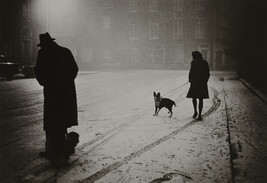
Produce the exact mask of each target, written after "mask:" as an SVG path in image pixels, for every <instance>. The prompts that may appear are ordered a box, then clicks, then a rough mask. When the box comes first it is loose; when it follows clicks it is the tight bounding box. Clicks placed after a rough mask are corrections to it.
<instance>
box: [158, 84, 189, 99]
mask: <svg viewBox="0 0 267 183" xmlns="http://www.w3.org/2000/svg"><path fill="white" fill-rule="evenodd" d="M188 83H189V81H188V82H186V83H185V84H182V85H181V86H178V87H177V88H174V89H173V90H171V91H170V92H168V93H166V94H164V95H162V97H163V96H166V95H168V94H170V93H172V92H174V91H175V90H177V89H178V88H181V87H183V86H185V85H187V84H188Z"/></svg>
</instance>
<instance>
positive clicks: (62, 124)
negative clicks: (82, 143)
mask: <svg viewBox="0 0 267 183" xmlns="http://www.w3.org/2000/svg"><path fill="white" fill-rule="evenodd" d="M39 37H40V43H39V44H38V45H37V46H40V47H41V49H40V50H39V52H38V57H37V61H36V70H35V72H36V73H35V74H36V79H37V81H38V82H39V84H40V85H41V86H43V93H44V119H43V122H44V130H45V134H46V144H45V145H46V151H45V152H42V153H40V156H43V157H46V158H47V159H49V160H50V161H51V162H52V165H54V166H60V165H61V163H62V161H61V160H62V159H63V158H62V156H63V155H64V154H66V152H62V151H64V149H66V148H65V144H66V143H65V141H66V135H67V128H69V127H71V126H75V125H78V119H77V118H78V117H77V116H78V115H77V99H76V89H75V82H74V79H75V78H76V76H77V73H78V67H77V64H76V62H75V60H74V57H73V55H72V53H71V51H70V50H69V49H67V48H64V47H61V46H59V45H58V44H57V43H56V42H54V40H55V39H54V38H51V36H50V35H49V33H45V34H40V35H39Z"/></svg>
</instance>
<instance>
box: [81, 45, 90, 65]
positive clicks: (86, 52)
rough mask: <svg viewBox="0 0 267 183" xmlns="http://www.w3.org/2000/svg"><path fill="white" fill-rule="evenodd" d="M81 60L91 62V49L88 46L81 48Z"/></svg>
mask: <svg viewBox="0 0 267 183" xmlns="http://www.w3.org/2000/svg"><path fill="white" fill-rule="evenodd" d="M81 62H82V63H85V64H87V63H92V50H91V49H90V47H84V48H82V52H81Z"/></svg>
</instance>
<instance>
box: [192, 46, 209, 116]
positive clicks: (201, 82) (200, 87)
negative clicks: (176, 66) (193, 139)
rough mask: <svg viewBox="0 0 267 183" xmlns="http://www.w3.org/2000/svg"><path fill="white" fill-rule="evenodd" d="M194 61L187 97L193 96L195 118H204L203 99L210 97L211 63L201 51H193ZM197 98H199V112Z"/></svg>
mask: <svg viewBox="0 0 267 183" xmlns="http://www.w3.org/2000/svg"><path fill="white" fill-rule="evenodd" d="M192 57H193V61H192V62H191V69H190V72H189V82H190V88H189V91H188V93H187V98H192V102H193V107H194V115H193V118H197V119H198V120H202V117H201V113H202V108H203V99H207V98H209V92H208V85H207V83H208V80H209V77H210V70H209V64H208V62H207V61H206V60H204V59H203V58H202V55H201V53H200V52H199V51H193V52H192ZM197 99H199V104H198V112H197Z"/></svg>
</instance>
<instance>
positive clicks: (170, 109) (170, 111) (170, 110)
mask: <svg viewBox="0 0 267 183" xmlns="http://www.w3.org/2000/svg"><path fill="white" fill-rule="evenodd" d="M169 113H171V115H170V116H169V117H172V108H169V112H168V114H169Z"/></svg>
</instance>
